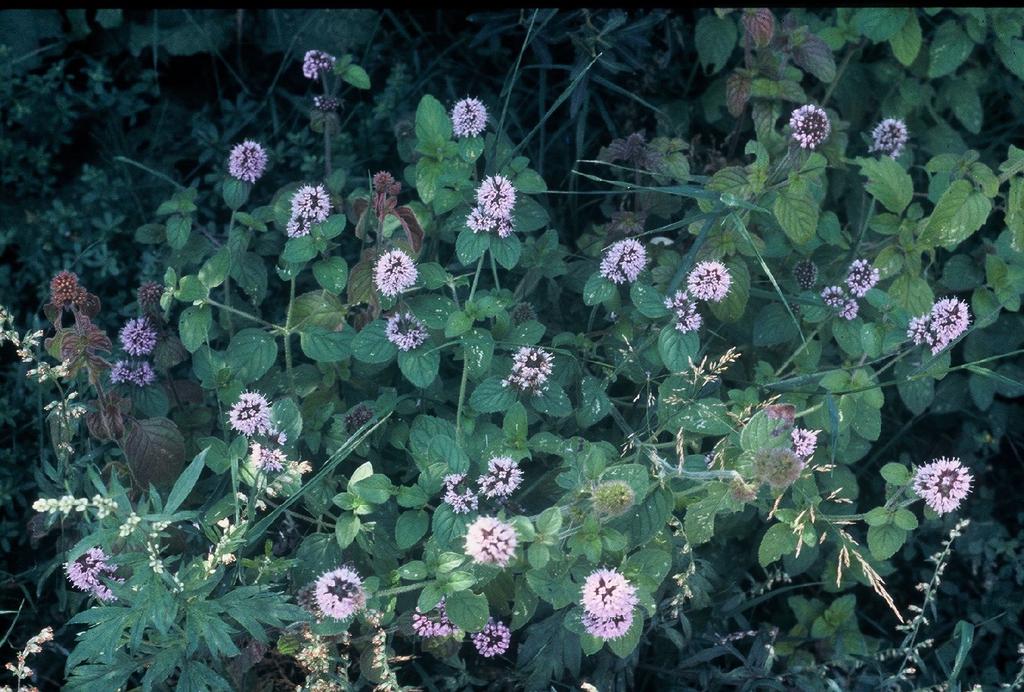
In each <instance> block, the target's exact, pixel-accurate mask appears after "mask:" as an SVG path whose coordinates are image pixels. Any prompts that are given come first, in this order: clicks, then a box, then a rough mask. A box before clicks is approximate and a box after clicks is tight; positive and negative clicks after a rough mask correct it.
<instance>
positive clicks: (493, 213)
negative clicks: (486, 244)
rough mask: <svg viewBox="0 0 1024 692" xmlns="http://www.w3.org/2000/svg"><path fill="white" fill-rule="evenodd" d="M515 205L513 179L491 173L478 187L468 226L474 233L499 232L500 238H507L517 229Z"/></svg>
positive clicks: (467, 219)
mask: <svg viewBox="0 0 1024 692" xmlns="http://www.w3.org/2000/svg"><path fill="white" fill-rule="evenodd" d="M515 206H516V188H515V186H514V185H512V181H511V180H509V179H508V178H506V177H505V176H502V175H489V176H487V177H486V178H484V180H483V182H482V183H480V186H479V187H478V188H477V189H476V207H474V208H473V210H472V211H470V212H469V216H467V217H466V226H467V227H469V228H470V230H472V231H473V232H474V233H497V234H498V237H499V238H507V237H508V236H510V235H511V234H512V233H513V232H514V231H515V224H514V223H513V220H512V211H513V210H514V209H515Z"/></svg>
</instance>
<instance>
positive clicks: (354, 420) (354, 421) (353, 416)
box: [345, 404, 373, 435]
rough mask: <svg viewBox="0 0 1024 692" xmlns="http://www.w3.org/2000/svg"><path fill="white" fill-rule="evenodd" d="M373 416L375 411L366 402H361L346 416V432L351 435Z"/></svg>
mask: <svg viewBox="0 0 1024 692" xmlns="http://www.w3.org/2000/svg"><path fill="white" fill-rule="evenodd" d="M372 418H373V411H372V410H370V407H369V406H367V405H366V404H359V405H358V406H356V407H355V408H354V409H352V410H351V411H349V413H348V414H347V415H346V416H345V432H347V433H349V434H350V435H351V434H352V433H354V432H355V431H356V430H359V428H361V427H363V426H364V425H365V424H366V423H368V422H370V419H372Z"/></svg>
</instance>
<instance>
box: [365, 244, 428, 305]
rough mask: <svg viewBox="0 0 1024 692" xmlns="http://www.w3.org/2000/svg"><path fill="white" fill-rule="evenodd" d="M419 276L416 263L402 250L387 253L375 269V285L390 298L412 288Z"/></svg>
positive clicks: (382, 293) (378, 261) (379, 260)
mask: <svg viewBox="0 0 1024 692" xmlns="http://www.w3.org/2000/svg"><path fill="white" fill-rule="evenodd" d="M417 276H419V271H418V270H417V269H416V263H415V262H413V260H412V258H411V257H409V255H407V254H405V253H404V252H402V251H401V250H389V251H388V252H385V253H384V254H383V255H381V256H380V259H378V260H377V264H375V265H374V267H373V283H374V285H375V286H376V287H377V290H378V291H380V292H381V295H384V296H387V297H389V298H390V297H393V296H397V295H398V294H400V293H404V292H405V291H407V290H409V289H410V288H412V285H413V284H415V283H416V277H417Z"/></svg>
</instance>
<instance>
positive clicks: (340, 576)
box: [314, 567, 366, 620]
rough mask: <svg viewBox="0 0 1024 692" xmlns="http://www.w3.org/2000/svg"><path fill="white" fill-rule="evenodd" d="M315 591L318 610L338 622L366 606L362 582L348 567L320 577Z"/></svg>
mask: <svg viewBox="0 0 1024 692" xmlns="http://www.w3.org/2000/svg"><path fill="white" fill-rule="evenodd" d="M315 589H316V590H315V592H314V593H315V594H316V603H317V605H318V606H320V610H322V611H323V612H324V615H329V616H330V617H332V618H336V619H338V620H344V619H345V618H347V617H349V616H350V615H352V614H353V613H355V612H356V611H357V610H359V609H360V608H362V607H363V606H364V605H365V604H366V592H365V591H364V590H363V580H362V579H361V578H360V577H359V575H358V574H356V573H355V571H353V570H351V569H349V568H348V567H339V568H338V569H336V570H333V571H331V572H327V573H325V574H322V575H320V578H319V579H317V580H316V587H315Z"/></svg>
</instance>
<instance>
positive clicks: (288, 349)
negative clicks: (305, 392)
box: [284, 276, 295, 392]
mask: <svg viewBox="0 0 1024 692" xmlns="http://www.w3.org/2000/svg"><path fill="white" fill-rule="evenodd" d="M294 307H295V277H294V276H293V277H292V280H291V284H290V288H289V293H288V312H287V314H286V315H285V318H284V367H285V369H286V370H287V371H288V385H289V386H290V387H291V390H292V391H293V392H294V391H295V373H293V372H292V310H293V309H294Z"/></svg>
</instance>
